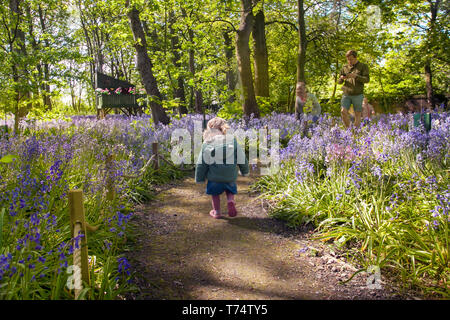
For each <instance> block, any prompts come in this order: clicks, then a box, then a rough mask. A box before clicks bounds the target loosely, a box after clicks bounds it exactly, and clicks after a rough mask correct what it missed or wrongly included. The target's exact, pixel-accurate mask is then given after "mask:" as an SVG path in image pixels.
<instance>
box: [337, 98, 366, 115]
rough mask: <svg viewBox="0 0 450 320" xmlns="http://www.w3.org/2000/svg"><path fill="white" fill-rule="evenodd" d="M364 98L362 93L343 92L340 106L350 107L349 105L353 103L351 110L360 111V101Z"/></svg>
mask: <svg viewBox="0 0 450 320" xmlns="http://www.w3.org/2000/svg"><path fill="white" fill-rule="evenodd" d="M363 100H364V95H363V94H359V95H357V96H347V95H345V94H343V95H342V100H341V106H342V107H343V108H345V109H347V110H348V109H350V105H352V104H353V110H355V112H362V103H363Z"/></svg>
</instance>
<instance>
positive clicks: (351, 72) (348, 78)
mask: <svg viewBox="0 0 450 320" xmlns="http://www.w3.org/2000/svg"><path fill="white" fill-rule="evenodd" d="M345 57H346V58H347V63H348V64H347V65H345V66H344V67H343V68H342V70H341V72H340V77H339V79H338V83H339V84H342V83H344V85H343V86H342V91H343V94H342V100H341V116H342V121H343V122H344V125H345V126H346V127H347V128H348V127H350V117H349V112H348V110H349V109H350V106H351V105H353V109H354V111H355V123H354V125H355V127H356V128H358V127H359V125H360V124H361V113H362V104H363V99H364V84H365V83H367V82H369V80H370V78H369V67H367V65H365V64H364V63H362V62H359V61H358V59H357V58H356V57H357V53H356V51H354V50H349V51H347V53H346V54H345Z"/></svg>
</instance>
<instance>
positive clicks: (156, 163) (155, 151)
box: [152, 142, 159, 170]
mask: <svg viewBox="0 0 450 320" xmlns="http://www.w3.org/2000/svg"><path fill="white" fill-rule="evenodd" d="M152 152H153V154H154V155H155V158H154V159H153V169H155V170H158V169H159V155H158V142H153V143H152Z"/></svg>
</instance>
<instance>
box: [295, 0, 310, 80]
mask: <svg viewBox="0 0 450 320" xmlns="http://www.w3.org/2000/svg"><path fill="white" fill-rule="evenodd" d="M297 23H298V39H299V44H298V55H297V82H306V77H305V64H306V46H307V43H308V41H307V38H306V24H305V9H304V7H303V0H297Z"/></svg>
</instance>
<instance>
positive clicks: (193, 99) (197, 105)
mask: <svg viewBox="0 0 450 320" xmlns="http://www.w3.org/2000/svg"><path fill="white" fill-rule="evenodd" d="M181 13H182V15H183V17H187V13H186V10H185V9H184V8H181ZM187 31H188V37H189V41H190V42H191V43H194V37H195V35H194V31H193V30H192V29H191V28H190V27H189V26H188V27H187ZM189 71H190V73H191V76H192V78H193V79H194V80H195V52H194V49H192V48H190V49H189ZM194 87H195V81H194ZM194 87H192V86H191V87H190V100H189V107H190V108H191V109H194V110H195V112H197V113H203V95H202V92H201V91H200V90H198V89H196V88H194Z"/></svg>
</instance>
